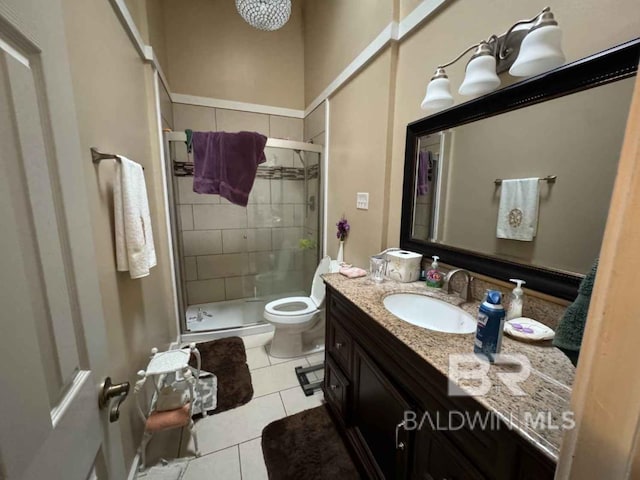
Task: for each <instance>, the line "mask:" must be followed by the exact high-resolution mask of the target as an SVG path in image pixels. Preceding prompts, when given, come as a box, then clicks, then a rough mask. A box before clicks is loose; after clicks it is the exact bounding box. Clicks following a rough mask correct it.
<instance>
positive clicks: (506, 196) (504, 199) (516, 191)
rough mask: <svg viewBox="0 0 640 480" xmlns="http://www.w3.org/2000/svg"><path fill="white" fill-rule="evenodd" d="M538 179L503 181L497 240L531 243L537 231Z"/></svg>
mask: <svg viewBox="0 0 640 480" xmlns="http://www.w3.org/2000/svg"><path fill="white" fill-rule="evenodd" d="M539 199H540V182H539V181H538V178H520V179H516V180H503V181H502V189H501V191H500V207H499V208H498V228H497V236H498V238H506V239H509V240H520V241H523V242H531V241H533V238H534V237H535V236H536V233H537V231H538V204H539Z"/></svg>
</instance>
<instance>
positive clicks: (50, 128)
mask: <svg viewBox="0 0 640 480" xmlns="http://www.w3.org/2000/svg"><path fill="white" fill-rule="evenodd" d="M87 153H88V152H87ZM87 157H88V155H85V156H82V152H80V147H79V141H78V133H77V125H76V120H75V108H74V104H73V96H72V91H71V79H70V73H69V65H68V60H67V53H66V44H65V38H64V29H63V20H62V11H61V5H60V2H59V0H0V338H1V339H2V342H1V344H0V479H7V480H13V479H16V480H17V479H25V480H27V479H60V480H76V479H77V480H86V479H89V478H96V477H97V478H112V479H114V480H120V479H124V478H125V477H126V475H125V473H124V465H123V462H122V451H121V448H120V444H119V442H120V440H119V439H120V433H119V431H118V428H117V426H116V427H114V425H117V424H114V425H110V424H109V422H108V420H107V417H108V415H107V412H105V411H100V410H99V409H98V390H99V388H100V384H101V382H102V376H103V375H104V374H105V372H104V371H103V367H104V365H105V355H106V350H105V329H104V322H103V318H102V304H101V299H100V293H99V287H98V279H97V273H96V267H95V262H94V252H93V242H92V237H91V227H90V218H89V213H88V209H87V200H86V192H85V190H84V181H83V178H82V168H81V163H80V162H82V161H89V159H88V158H87Z"/></svg>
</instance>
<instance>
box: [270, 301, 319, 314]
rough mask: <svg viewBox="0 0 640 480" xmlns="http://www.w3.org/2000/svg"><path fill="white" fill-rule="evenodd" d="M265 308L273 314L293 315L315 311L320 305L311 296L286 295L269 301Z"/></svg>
mask: <svg viewBox="0 0 640 480" xmlns="http://www.w3.org/2000/svg"><path fill="white" fill-rule="evenodd" d="M264 309H265V310H266V312H267V313H270V314H271V315H278V316H283V317H291V316H295V315H305V314H307V313H313V312H315V311H316V310H318V307H316V304H315V303H313V301H312V300H311V299H310V298H309V297H286V298H281V299H279V300H274V301H273V302H269V303H267V305H266V306H265V307H264Z"/></svg>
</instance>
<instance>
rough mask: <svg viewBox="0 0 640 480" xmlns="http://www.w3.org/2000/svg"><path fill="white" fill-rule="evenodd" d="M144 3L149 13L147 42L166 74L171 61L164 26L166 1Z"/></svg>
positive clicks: (156, 0)
mask: <svg viewBox="0 0 640 480" xmlns="http://www.w3.org/2000/svg"><path fill="white" fill-rule="evenodd" d="M129 1H132V0H129ZM138 1H141V0H138ZM144 1H145V7H146V13H147V15H146V22H147V42H148V43H149V45H151V46H152V47H153V51H154V53H155V54H156V57H157V58H158V61H159V62H160V66H161V68H162V70H163V72H165V74H166V71H167V69H168V68H169V60H168V58H167V40H166V37H165V26H164V1H163V0H144Z"/></svg>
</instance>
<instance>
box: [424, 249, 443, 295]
mask: <svg viewBox="0 0 640 480" xmlns="http://www.w3.org/2000/svg"><path fill="white" fill-rule="evenodd" d="M431 258H433V262H432V263H431V268H430V269H429V271H428V272H427V287H433V288H442V285H443V284H444V275H442V272H441V271H440V270H438V260H440V257H439V256H437V255H434V256H432V257H431Z"/></svg>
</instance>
